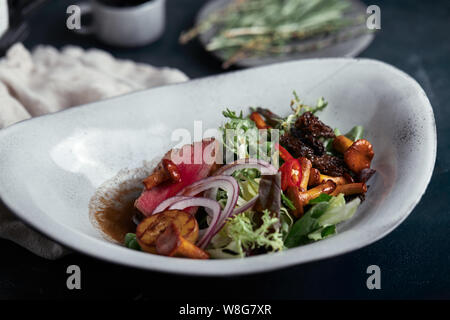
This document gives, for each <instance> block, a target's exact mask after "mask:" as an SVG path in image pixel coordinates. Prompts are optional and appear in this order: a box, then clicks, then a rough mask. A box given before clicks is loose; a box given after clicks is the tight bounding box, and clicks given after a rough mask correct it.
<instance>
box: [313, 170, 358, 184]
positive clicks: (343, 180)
mask: <svg viewBox="0 0 450 320" xmlns="http://www.w3.org/2000/svg"><path fill="white" fill-rule="evenodd" d="M327 180H331V181H333V182H334V183H336V184H337V185H341V184H347V183H351V182H353V180H352V178H351V177H350V176H349V175H345V176H340V177H332V176H327V175H325V174H321V173H320V171H319V170H317V169H315V168H312V169H311V172H310V175H309V180H308V186H317V185H319V184H321V183H323V182H325V181H327Z"/></svg>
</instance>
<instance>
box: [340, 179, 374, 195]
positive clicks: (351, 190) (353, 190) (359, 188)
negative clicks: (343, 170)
mask: <svg viewBox="0 0 450 320" xmlns="http://www.w3.org/2000/svg"><path fill="white" fill-rule="evenodd" d="M366 192H367V186H366V184H365V183H363V182H358V183H348V184H344V185H339V186H337V187H336V189H334V191H333V192H332V193H331V195H332V196H337V195H338V194H340V193H343V194H344V195H345V196H351V195H355V194H362V193H366Z"/></svg>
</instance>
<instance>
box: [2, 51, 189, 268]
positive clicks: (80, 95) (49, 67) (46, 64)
mask: <svg viewBox="0 0 450 320" xmlns="http://www.w3.org/2000/svg"><path fill="white" fill-rule="evenodd" d="M186 80H188V77H187V76H186V75H185V74H184V73H182V72H181V71H179V70H176V69H170V68H155V67H152V66H150V65H146V64H142V63H135V62H132V61H128V60H119V59H115V58H114V57H113V56H112V55H110V54H109V53H107V52H105V51H101V50H98V49H90V50H83V49H82V48H79V47H73V46H69V47H66V48H63V49H62V50H61V51H59V50H57V49H55V48H53V47H50V46H38V47H37V48H35V49H34V50H33V52H29V51H28V50H27V49H26V48H25V47H24V46H23V45H22V44H16V45H14V46H13V47H11V48H10V49H9V51H8V52H7V54H6V56H5V57H4V58H3V59H1V60H0V129H1V128H4V127H6V126H9V125H11V124H13V123H15V122H18V121H21V120H24V119H28V118H31V117H35V116H40V115H43V114H46V113H50V112H55V111H59V110H62V109H66V108H70V107H72V106H76V105H81V104H85V103H89V102H93V101H97V100H100V99H104V98H108V97H112V96H116V95H120V94H124V93H127V92H131V91H135V90H140V89H145V88H150V87H154V86H159V85H164V84H170V83H177V82H182V81H186ZM0 238H5V239H9V240H12V241H14V242H16V243H17V244H19V245H21V246H22V247H24V248H26V249H28V250H30V251H31V252H33V253H35V254H37V255H39V256H41V257H44V258H48V259H56V258H59V257H61V256H63V255H64V254H65V253H67V252H68V250H67V249H65V248H63V247H62V246H60V245H59V244H57V243H55V242H52V241H51V240H49V239H48V238H46V237H45V236H43V235H41V234H39V233H38V232H36V231H34V230H31V229H30V228H29V227H27V226H26V225H25V224H24V223H22V222H21V221H19V220H18V219H17V218H15V217H14V216H13V214H12V213H10V212H8V211H7V210H6V208H3V207H0Z"/></svg>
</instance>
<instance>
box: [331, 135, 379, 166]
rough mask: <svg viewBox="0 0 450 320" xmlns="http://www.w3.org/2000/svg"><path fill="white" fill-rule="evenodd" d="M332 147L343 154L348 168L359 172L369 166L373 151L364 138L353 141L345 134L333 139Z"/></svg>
mask: <svg viewBox="0 0 450 320" xmlns="http://www.w3.org/2000/svg"><path fill="white" fill-rule="evenodd" d="M333 148H334V149H335V150H336V151H338V152H340V153H343V154H344V161H345V164H346V165H347V167H349V169H350V170H352V171H353V172H355V173H356V174H359V173H360V172H361V171H362V170H363V169H366V168H370V162H371V161H372V159H373V156H374V152H373V148H372V144H370V142H369V141H367V140H365V139H359V140H356V141H355V142H353V141H352V140H350V139H349V138H347V137H346V136H343V135H341V136H338V137H336V138H335V139H334V141H333Z"/></svg>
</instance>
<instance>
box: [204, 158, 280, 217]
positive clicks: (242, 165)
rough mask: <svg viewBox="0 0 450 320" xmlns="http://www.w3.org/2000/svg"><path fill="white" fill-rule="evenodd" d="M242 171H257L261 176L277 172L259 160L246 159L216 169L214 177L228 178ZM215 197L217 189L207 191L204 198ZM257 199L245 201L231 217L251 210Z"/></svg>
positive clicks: (265, 162) (256, 197) (268, 164)
mask: <svg viewBox="0 0 450 320" xmlns="http://www.w3.org/2000/svg"><path fill="white" fill-rule="evenodd" d="M242 169H258V170H259V171H260V172H261V174H267V175H272V174H277V173H278V170H277V169H276V168H275V167H274V166H273V165H271V164H270V163H268V162H267V161H264V160H260V159H253V158H246V159H239V160H236V161H234V162H233V163H230V164H227V165H225V166H223V167H221V168H220V169H218V170H217V171H216V172H215V173H214V175H224V176H230V175H232V174H233V173H234V172H236V171H237V170H242ZM216 195H217V188H215V189H211V190H209V191H208V192H207V193H206V194H205V196H206V197H207V198H210V199H215V198H216ZM257 199H258V195H256V196H255V197H253V198H252V199H250V200H249V201H247V203H245V204H244V205H242V206H240V207H239V208H236V210H234V211H233V214H232V215H233V216H234V215H236V214H239V213H241V212H245V211H247V210H248V209H250V208H252V207H253V205H254V204H255V203H256V200H257Z"/></svg>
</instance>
